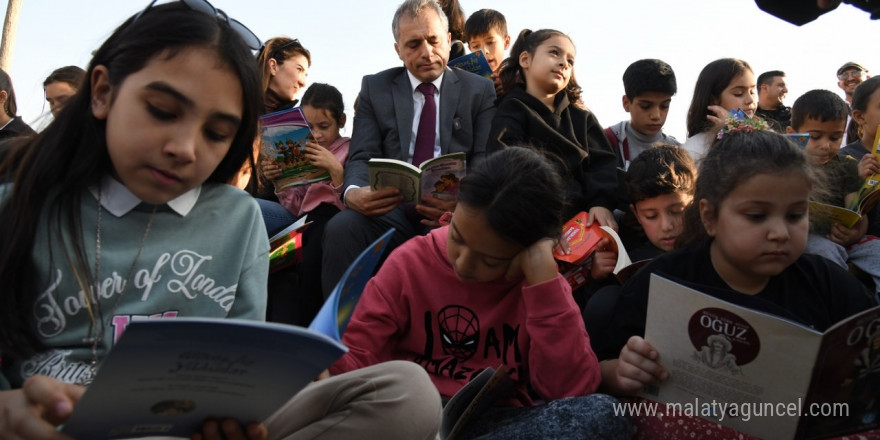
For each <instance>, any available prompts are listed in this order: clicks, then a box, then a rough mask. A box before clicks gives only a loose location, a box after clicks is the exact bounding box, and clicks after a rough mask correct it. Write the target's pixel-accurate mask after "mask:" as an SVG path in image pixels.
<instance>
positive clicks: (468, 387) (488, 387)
mask: <svg viewBox="0 0 880 440" xmlns="http://www.w3.org/2000/svg"><path fill="white" fill-rule="evenodd" d="M515 388H516V383H515V382H514V381H513V379H511V378H510V374H509V372H508V371H507V368H506V367H505V366H504V365H499V366H498V368H491V367H490V368H486V369H485V370H483V371H481V372H480V373H479V374H477V375H476V376H474V378H473V379H471V380H470V382H468V383H467V384H465V386H463V387H461V389H460V390H458V392H457V393H455V395H454V396H452V398H450V399H449V401H448V402H446V405H445V406H444V407H443V419H442V421H441V424H440V438H441V439H443V440H455V439H456V438H458V436H459V435H460V434H461V433H462V431H464V429H465V428H467V426H468V425H469V424H470V422H471V421H473V420H474V419H476V418H477V417H479V416H480V415H481V414H483V412H485V411H486V409H487V408H489V407H490V406H492V404H493V403H495V402H496V401H498V400H499V399H506V398H508V397H510V395H511V394H512V393H513V390H514V389H515Z"/></svg>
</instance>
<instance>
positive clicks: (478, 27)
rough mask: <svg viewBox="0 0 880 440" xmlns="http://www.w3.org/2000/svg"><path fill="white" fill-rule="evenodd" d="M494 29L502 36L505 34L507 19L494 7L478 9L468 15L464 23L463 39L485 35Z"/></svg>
mask: <svg viewBox="0 0 880 440" xmlns="http://www.w3.org/2000/svg"><path fill="white" fill-rule="evenodd" d="M493 29H495V30H497V31H498V33H499V34H500V35H501V36H502V37H506V36H507V19H506V18H504V14H502V13H500V12H498V11H496V10H494V9H480V10H479V11H477V12H474V13H473V14H471V15H470V17H468V19H467V21H466V22H465V23H464V40H465V41H470V39H471V38H474V37H477V36H480V35H486V34H488V33H489V32H492V30H493Z"/></svg>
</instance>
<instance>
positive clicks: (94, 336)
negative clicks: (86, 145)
mask: <svg viewBox="0 0 880 440" xmlns="http://www.w3.org/2000/svg"><path fill="white" fill-rule="evenodd" d="M158 208H159V205H154V206H153V212H151V213H150V219H149V220H147V227H146V229H144V235H143V236H142V237H141V243H140V245H139V246H138V250H137V254H135V256H134V261H132V262H131V267H129V268H128V274H127V275H126V276H125V280H124V281H123V283H122V289H121V290H120V292H119V294H118V295H116V301H114V302H113V308H112V309H111V310H110V314H109V315H108V318H109V319H113V315H114V314H115V313H116V308H117V307H119V303H120V301H121V300H122V297H123V296H124V295H125V292H126V291H127V290H128V284H129V282H130V281H131V276H132V275H133V274H134V268H135V266H137V262H138V260H139V259H140V257H141V251H143V250H144V243H145V242H146V241H147V235H149V234H150V228H152V226H153V218H155V217H156V210H157V209H158ZM102 211H103V208H102V206H101V189H100V188H99V189H98V215H97V220H96V223H97V225H96V226H95V277H94V280H95V283H96V285H95V287H94V289H91V292H90V293H89V294H88V295H86V296H87V297H89V298H90V302H94V308H96V309H97V315H96V314H95V310H94V309H93V307H91V305H90V307H89V316H90V322H89V338H88V339H87V340H90V341H91V342H92V362H91V365H90V366H89V370H90V371H91V374H89V379H88V380H89V382H91V379H92V378H94V376H95V370H96V368H97V365H98V345H100V344H101V342H102V339H103V337H104V330H105V329H106V327H107V326H108V325H109V324H110V322H109V320H108V321H106V322H105V321H104V314H103V313H102V311H101V301H100V296H99V295H98V288H99V286H100V284H101V283H100V282H99V281H98V280H99V278H98V276H99V274H100V272H101V212H102ZM97 324H100V328H97V327H98V325H97Z"/></svg>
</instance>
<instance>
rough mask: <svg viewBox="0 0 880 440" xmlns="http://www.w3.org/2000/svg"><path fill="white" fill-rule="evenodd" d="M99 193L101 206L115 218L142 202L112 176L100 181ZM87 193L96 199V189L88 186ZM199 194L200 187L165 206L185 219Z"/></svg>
mask: <svg viewBox="0 0 880 440" xmlns="http://www.w3.org/2000/svg"><path fill="white" fill-rule="evenodd" d="M100 191H101V206H103V207H104V209H106V210H107V212H109V213H111V214H113V215H115V216H116V217H122V216H123V215H125V214H128V213H129V212H130V211H131V210H132V209H134V208H135V207H136V206H137V205H140V204H141V203H142V202H143V200H141V199H139V198H138V197H137V196H136V195H134V194H133V193H132V192H131V191H130V190H129V189H128V188H127V187H126V186H125V185H123V184H122V183H120V182H119V181H118V180H116V179H114V178H113V177H112V176H104V178H103V179H102V180H101V189H100ZM89 192H91V193H92V196H94V197H95V200H97V199H98V187H96V186H90V187H89ZM201 192H202V187H201V186H197V187H195V188H193V189H191V190H189V191H187V192H185V193H183V194H181V195H180V196H178V197H177V198H176V199H174V200H171V201H169V202H168V203H167V205H168V207H169V208H171V210H173V211H174V212H176V213H178V214H179V215H180V216H181V217H186V215H187V214H189V212H190V211H191V210H192V208H193V206H195V204H196V201H197V200H198V199H199V194H201Z"/></svg>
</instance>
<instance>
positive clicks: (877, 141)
mask: <svg viewBox="0 0 880 440" xmlns="http://www.w3.org/2000/svg"><path fill="white" fill-rule="evenodd" d="M871 154H873V155H874V157H876V158H877V160H880V126H878V127H877V133H876V134H875V135H874V143H873V144H872V145H871ZM878 198H880V174H874V175H871V176H868V178H867V179H865V182H864V183H863V184H862V187H861V188H859V190H858V192H856V197H855V198H854V199H853V200H852V201H851V202H850V204H849V206H847V208H849V210H850V211H853V212H857V213H860V214H861V215H864V214H865V213H866V212H868V211H870V210H871V209H873V208H874V205H875V204H876V203H877V199H878Z"/></svg>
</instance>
